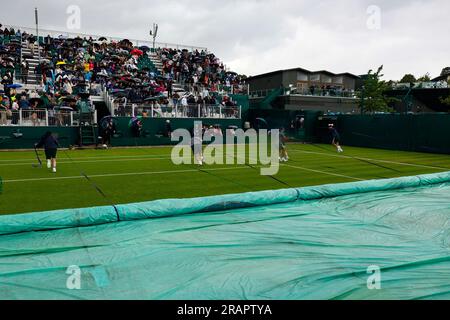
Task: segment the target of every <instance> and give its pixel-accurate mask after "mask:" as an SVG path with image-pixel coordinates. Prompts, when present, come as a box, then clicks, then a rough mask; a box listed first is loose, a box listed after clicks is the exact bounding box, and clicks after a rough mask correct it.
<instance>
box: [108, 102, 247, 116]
mask: <svg viewBox="0 0 450 320" xmlns="http://www.w3.org/2000/svg"><path fill="white" fill-rule="evenodd" d="M111 114H112V115H113V116H118V117H138V116H141V117H146V118H205V119H241V106H233V107H227V106H222V105H203V104H199V105H198V104H188V105H186V106H182V105H180V104H176V105H173V104H147V105H145V104H134V103H124V102H118V103H114V102H113V104H112V113H111Z"/></svg>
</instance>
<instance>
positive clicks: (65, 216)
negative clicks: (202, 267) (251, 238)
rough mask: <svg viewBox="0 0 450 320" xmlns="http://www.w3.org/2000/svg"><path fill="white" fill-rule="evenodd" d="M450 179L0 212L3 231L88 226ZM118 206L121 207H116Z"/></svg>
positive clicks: (408, 179) (396, 180)
mask: <svg viewBox="0 0 450 320" xmlns="http://www.w3.org/2000/svg"><path fill="white" fill-rule="evenodd" d="M447 182H450V172H442V173H436V174H427V175H420V176H412V177H401V178H394V179H383V180H367V181H361V182H351V183H340V184H330V185H322V186H314V187H304V188H297V189H294V188H291V189H282V190H269V191H260V192H249V193H241V194H229V195H220V196H212V197H202V198H192V199H164V200H156V201H150V202H142V203H132V204H124V205H117V206H116V208H114V207H113V206H103V207H92V208H81V209H65V210H56V211H45V212H34V213H27V214H16V215H4V216H0V235H5V234H14V233H20V232H30V231H43V230H52V229H63V228H74V227H85V226H92V225H100V224H106V223H113V222H117V221H118V219H120V220H121V221H130V220H139V219H149V218H162V217H170V216H178V215H184V214H193V213H201V212H214V211H222V210H229V209H237V208H246V207H256V206H266V205H272V204H280V203H287V202H294V201H297V200H301V201H308V200H317V199H322V198H331V197H338V196H343V195H349V194H358V193H366V192H375V191H386V190H395V189H402V188H411V187H420V186H427V185H433V184H440V183H447ZM116 209H117V211H116Z"/></svg>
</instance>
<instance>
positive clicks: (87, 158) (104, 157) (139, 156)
mask: <svg viewBox="0 0 450 320" xmlns="http://www.w3.org/2000/svg"><path fill="white" fill-rule="evenodd" d="M167 155H168V154H154V155H144V154H143V155H134V156H99V157H80V158H72V159H73V160H90V159H100V160H101V159H124V158H154V157H163V156H167ZM34 160H36V158H35V157H34V158H33V157H32V158H26V159H8V160H0V162H14V161H34ZM0 165H1V164H0Z"/></svg>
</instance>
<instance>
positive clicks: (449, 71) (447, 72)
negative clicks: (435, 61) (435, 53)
mask: <svg viewBox="0 0 450 320" xmlns="http://www.w3.org/2000/svg"><path fill="white" fill-rule="evenodd" d="M441 76H450V67H447V68H444V69H442V71H441Z"/></svg>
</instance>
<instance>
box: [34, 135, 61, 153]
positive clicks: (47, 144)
mask: <svg viewBox="0 0 450 320" xmlns="http://www.w3.org/2000/svg"><path fill="white" fill-rule="evenodd" d="M42 146H43V147H44V149H46V150H48V149H57V148H58V146H59V143H58V140H57V139H56V138H55V137H54V136H53V135H51V134H50V135H48V134H45V135H43V136H42V138H41V140H40V141H39V142H38V143H37V145H36V147H37V148H40V147H42Z"/></svg>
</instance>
